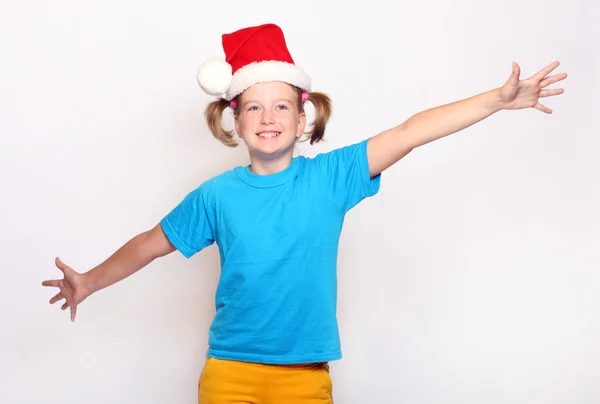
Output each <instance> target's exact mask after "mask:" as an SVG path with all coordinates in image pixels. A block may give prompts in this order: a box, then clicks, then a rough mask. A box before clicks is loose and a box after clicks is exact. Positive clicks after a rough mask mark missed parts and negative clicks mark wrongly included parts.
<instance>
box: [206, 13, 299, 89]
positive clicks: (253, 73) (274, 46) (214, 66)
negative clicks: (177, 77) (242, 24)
mask: <svg viewBox="0 0 600 404" xmlns="http://www.w3.org/2000/svg"><path fill="white" fill-rule="evenodd" d="M222 43H223V50H224V51H225V59H221V58H212V59H209V60H207V61H206V62H204V63H203V64H202V65H201V66H200V68H199V69H198V74H197V80H198V84H199V85H200V87H201V88H202V89H203V90H204V91H205V92H206V93H207V94H210V95H214V96H218V97H221V98H224V99H225V100H227V101H231V100H232V99H234V98H235V97H236V96H238V95H239V94H241V93H242V92H243V91H244V90H246V89H247V88H248V87H250V86H252V85H254V84H257V83H264V82H269V81H282V82H285V83H288V84H291V85H293V86H296V87H299V88H301V89H302V90H305V91H308V92H310V87H311V83H310V76H309V75H308V74H307V73H306V72H305V71H304V70H302V69H301V68H299V67H298V66H296V64H295V63H294V60H293V59H292V56H291V55H290V52H289V50H288V48H287V45H286V43H285V38H284V35H283V31H282V30H281V28H279V27H278V26H277V25H275V24H264V25H259V26H256V27H248V28H243V29H241V30H238V31H235V32H232V33H230V34H224V35H222Z"/></svg>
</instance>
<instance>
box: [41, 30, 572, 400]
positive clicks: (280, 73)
mask: <svg viewBox="0 0 600 404" xmlns="http://www.w3.org/2000/svg"><path fill="white" fill-rule="evenodd" d="M222 41H223V48H224V51H225V54H226V60H219V59H211V60H209V61H207V62H206V63H204V64H203V65H202V66H201V67H200V69H199V70H198V82H199V84H200V86H201V87H202V89H203V90H204V91H205V92H207V93H208V94H211V95H215V96H218V99H217V100H216V101H214V102H212V103H211V104H209V106H208V107H207V109H206V118H207V122H208V126H209V128H210V130H211V132H212V133H213V135H214V136H215V137H216V138H217V139H219V140H220V141H221V142H222V143H223V144H225V145H227V146H230V147H234V146H236V145H237V140H236V139H235V138H234V135H233V132H231V131H226V130H225V129H224V128H223V127H222V114H223V112H224V111H225V110H226V109H228V108H230V109H232V110H233V115H234V123H235V133H236V134H237V136H238V137H239V139H241V140H242V141H243V142H244V143H245V144H246V146H247V147H248V152H249V155H250V164H249V165H248V166H240V167H235V168H233V169H232V170H230V171H227V172H225V173H223V174H220V175H218V176H216V177H214V178H211V179H209V180H207V181H205V182H204V183H202V184H201V185H199V186H198V187H197V188H196V189H194V190H192V191H191V192H190V193H189V194H188V195H187V196H186V197H185V198H184V199H183V200H182V201H181V203H179V204H178V205H177V206H176V207H174V209H173V210H172V211H171V212H169V213H168V214H167V215H166V216H165V217H164V218H162V220H161V221H160V222H159V223H158V224H157V225H156V227H154V228H153V229H151V230H149V231H146V232H144V233H142V234H139V235H137V236H135V237H134V238H132V239H131V240H130V241H128V242H127V243H126V244H125V245H123V246H122V247H121V248H120V249H119V250H117V251H116V252H115V253H114V254H113V255H112V256H111V257H109V258H108V259H107V260H106V261H105V262H103V263H101V264H100V265H98V266H97V267H95V268H93V269H91V270H89V271H87V272H85V273H82V274H80V273H77V272H76V271H74V270H73V269H72V268H70V267H69V266H67V265H65V264H64V263H62V262H61V261H60V260H59V259H58V258H57V259H56V266H57V267H58V268H59V269H60V270H61V271H62V272H63V274H64V277H63V279H57V280H48V281H44V282H43V285H44V286H54V287H58V288H59V289H60V291H59V292H58V293H57V294H56V295H55V296H54V297H52V299H51V300H50V303H51V304H54V303H56V302H58V301H60V300H62V299H65V303H64V304H63V305H62V309H63V310H66V309H67V308H70V312H71V320H72V321H74V320H75V315H76V312H77V306H78V305H79V304H80V303H81V302H83V301H84V300H85V299H86V298H87V297H89V296H90V295H91V294H93V293H95V292H97V291H99V290H101V289H103V288H105V287H107V286H109V285H112V284H114V283H115V282H118V281H120V280H122V279H124V278H126V277H128V276H130V275H132V274H133V273H135V272H136V271H138V270H139V269H141V268H143V267H145V266H146V265H148V264H149V263H151V262H152V261H153V260H155V259H157V258H158V257H162V256H165V255H167V254H169V253H171V252H173V251H175V250H178V251H179V252H180V253H181V254H183V255H184V256H185V257H188V258H189V257H191V256H193V255H194V254H196V253H198V252H199V251H201V250H202V249H204V248H206V247H208V246H210V245H212V244H213V243H216V245H217V246H218V248H219V253H220V256H221V276H220V280H219V284H218V287H217V291H216V315H215V318H214V321H213V323H212V325H211V327H210V332H209V347H208V352H207V359H206V362H205V365H204V369H203V372H202V375H201V377H200V381H199V387H198V400H199V403H202V404H207V403H233V402H246V403H261V404H262V403H292V404H293V403H332V402H333V399H332V384H331V379H330V377H329V368H328V363H329V362H330V361H333V360H338V359H340V358H341V357H342V354H341V350H340V341H339V335H338V326H337V321H336V292H337V289H336V285H337V283H336V260H337V252H338V240H339V236H340V232H341V229H342V224H343V221H344V216H345V214H346V213H347V212H348V211H349V210H350V209H352V208H353V207H354V206H356V205H357V204H358V203H359V202H360V201H361V200H363V199H364V198H367V197H371V196H373V195H375V194H376V193H377V192H378V190H379V186H380V178H381V173H382V172H383V171H384V170H386V169H387V168H388V167H390V166H392V165H393V164H395V163H396V162H398V161H399V160H400V159H402V158H403V157H404V156H406V155H407V154H408V153H409V152H410V151H412V150H413V149H415V148H416V147H419V146H422V145H424V144H426V143H428V142H431V141H434V140H436V139H439V138H441V137H444V136H447V135H449V134H452V133H455V132H457V131H460V130H462V129H464V128H466V127H468V126H470V125H473V124H474V123H476V122H479V121H481V120H482V119H484V118H486V117H488V116H490V115H492V114H494V113H496V112H498V111H500V110H514V109H522V108H529V107H533V108H536V109H538V110H540V111H542V112H544V113H551V111H550V110H549V109H548V108H546V107H545V106H543V105H542V104H540V103H539V101H538V99H539V98H541V97H548V96H554V95H558V94H561V93H562V92H563V90H562V89H556V90H549V89H546V88H547V87H548V86H549V85H550V84H553V83H555V82H558V81H560V80H563V79H564V78H565V77H566V75H565V74H558V75H554V76H548V75H549V74H550V73H551V72H552V71H553V70H554V69H555V68H556V67H557V66H558V63H556V62H555V63H552V64H550V65H549V66H547V67H545V68H544V69H542V70H541V71H540V72H539V73H537V74H536V75H534V76H533V77H531V78H529V79H527V80H520V79H519V67H518V65H517V64H513V72H512V75H511V76H510V78H509V79H508V81H507V82H506V83H505V84H504V85H503V86H501V87H499V88H495V89H493V90H490V91H487V92H484V93H482V94H479V95H476V96H473V97H471V98H469V99H465V100H461V101H458V102H455V103H452V104H448V105H444V106H440V107H437V108H433V109H430V110H427V111H423V112H420V113H418V114H416V115H414V116H412V117H411V118H409V119H408V120H407V121H405V122H404V123H402V124H401V125H399V126H397V127H395V128H392V129H389V130H387V131H385V132H383V133H380V134H378V135H377V136H374V137H371V138H369V139H366V140H363V141H361V142H359V143H356V144H353V145H350V146H346V147H343V148H340V149H337V150H334V151H331V152H328V153H322V154H319V155H318V156H316V157H314V158H305V157H293V150H294V146H295V144H296V142H297V141H299V139H301V138H302V135H303V134H305V129H306V114H305V112H304V104H305V103H306V102H307V101H310V102H311V103H312V104H313V105H314V107H315V112H316V118H315V121H314V122H313V125H312V128H311V130H310V131H308V132H306V133H308V135H309V139H310V143H311V144H313V143H315V142H319V141H320V140H321V139H322V137H323V135H324V132H325V127H326V124H327V121H328V119H329V116H330V113H331V103H330V99H329V98H328V97H327V96H326V95H325V94H322V93H319V92H312V89H311V81H310V77H309V75H308V74H307V73H306V72H305V71H303V70H302V69H301V68H300V67H298V66H296V64H295V63H294V61H293V59H292V57H291V55H290V53H289V51H288V49H287V46H286V43H285V39H284V36H283V33H282V31H281V29H280V28H279V27H278V26H276V25H273V24H266V25H261V26H257V27H248V28H244V29H241V30H239V31H236V32H233V33H231V34H225V35H223V37H222Z"/></svg>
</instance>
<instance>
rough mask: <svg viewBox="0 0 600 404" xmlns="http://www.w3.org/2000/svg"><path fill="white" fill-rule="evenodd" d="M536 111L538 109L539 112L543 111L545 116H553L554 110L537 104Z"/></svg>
mask: <svg viewBox="0 0 600 404" xmlns="http://www.w3.org/2000/svg"><path fill="white" fill-rule="evenodd" d="M534 108H535V109H537V110H538V111H542V112H543V113H545V114H551V113H552V110H551V109H550V108H548V107H546V106H544V105H542V104H540V103H539V102H538V103H537V104H535V106H534Z"/></svg>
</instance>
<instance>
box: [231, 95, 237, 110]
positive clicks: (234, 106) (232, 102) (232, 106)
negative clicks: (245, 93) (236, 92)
mask: <svg viewBox="0 0 600 404" xmlns="http://www.w3.org/2000/svg"><path fill="white" fill-rule="evenodd" d="M229 106H230V107H231V109H236V108H237V101H236V100H235V98H234V99H233V100H231V101H229Z"/></svg>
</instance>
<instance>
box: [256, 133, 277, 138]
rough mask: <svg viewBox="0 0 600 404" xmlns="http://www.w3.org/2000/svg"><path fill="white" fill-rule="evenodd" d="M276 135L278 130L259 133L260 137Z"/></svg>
mask: <svg viewBox="0 0 600 404" xmlns="http://www.w3.org/2000/svg"><path fill="white" fill-rule="evenodd" d="M277 135H279V132H264V133H260V134H259V136H260V137H273V136H277Z"/></svg>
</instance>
